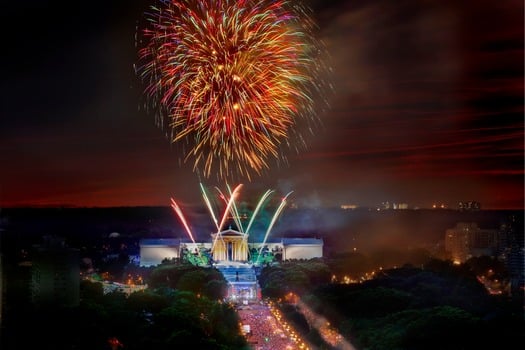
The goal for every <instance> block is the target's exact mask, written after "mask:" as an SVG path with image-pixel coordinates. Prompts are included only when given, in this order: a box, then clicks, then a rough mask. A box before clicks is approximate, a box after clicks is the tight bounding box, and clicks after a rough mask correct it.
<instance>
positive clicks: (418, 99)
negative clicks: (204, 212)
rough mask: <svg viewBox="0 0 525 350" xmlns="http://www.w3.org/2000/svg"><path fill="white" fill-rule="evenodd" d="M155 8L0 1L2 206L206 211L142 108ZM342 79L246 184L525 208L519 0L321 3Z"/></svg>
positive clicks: (322, 22) (365, 202)
mask: <svg viewBox="0 0 525 350" xmlns="http://www.w3.org/2000/svg"><path fill="white" fill-rule="evenodd" d="M148 4H149V3H148V2H147V1H135V2H133V1H124V0H119V1H111V0H107V1H101V0H95V1H87V2H79V3H74V4H73V3H72V2H61V1H45V0H38V1H37V0H30V1H17V2H14V1H10V2H8V1H5V2H3V3H2V5H0V9H1V11H0V16H1V24H0V25H1V29H2V55H1V62H2V68H3V72H2V79H1V80H0V96H1V104H0V140H1V141H0V164H1V165H0V169H1V170H0V207H12V206H88V207H95V206H97V207H106V206H150V205H151V206H169V204H170V198H171V197H173V198H176V199H177V200H178V201H179V202H180V203H182V204H183V205H185V204H191V203H202V198H201V194H200V189H199V182H201V181H202V182H203V183H204V184H205V186H207V187H210V188H211V187H213V186H219V187H220V188H222V189H224V188H225V184H224V183H220V182H217V181H216V180H215V179H199V178H198V176H197V175H196V173H194V172H193V169H192V164H184V163H182V164H181V163H180V161H179V159H180V154H178V153H177V152H178V151H179V150H178V148H177V147H176V145H172V144H170V142H169V140H168V139H167V138H166V135H165V131H164V130H161V129H160V128H159V127H157V125H156V124H155V121H154V117H153V116H151V115H148V113H147V112H146V111H144V110H143V109H141V108H139V106H140V104H141V98H142V88H143V86H142V85H141V83H140V81H139V80H138V79H137V77H136V75H135V73H134V68H133V64H134V63H136V61H137V50H136V48H135V38H134V34H135V27H136V24H137V21H138V20H139V19H140V17H141V14H142V13H143V12H144V10H145V9H147V7H148ZM311 5H312V7H313V9H314V10H315V13H316V20H317V21H318V23H319V30H320V37H321V39H322V40H323V41H324V42H325V44H326V45H327V47H328V50H329V54H330V57H331V66H332V68H333V71H334V73H335V74H334V87H335V91H334V95H333V97H331V99H330V102H331V109H330V111H329V112H327V113H326V115H323V116H322V120H323V126H322V127H320V128H319V130H318V132H317V133H316V134H315V135H313V136H311V137H310V139H309V140H308V142H309V148H308V149H306V150H304V151H302V152H300V153H299V154H291V155H290V156H289V164H287V165H276V166H272V168H271V169H270V170H269V171H268V172H267V173H265V174H263V175H261V176H256V177H254V178H253V179H252V180H251V182H250V181H248V180H246V181H243V182H242V183H243V184H244V186H245V187H244V189H243V191H244V192H243V193H244V194H245V198H246V199H248V200H251V198H252V197H251V196H253V197H256V196H259V195H261V194H262V193H263V192H264V191H266V189H275V190H276V192H278V193H282V194H285V193H288V192H289V191H294V192H293V195H292V196H291V197H290V198H292V200H293V201H294V202H296V203H297V204H298V205H300V206H333V205H341V204H356V205H360V206H376V205H379V204H380V203H382V202H386V201H388V202H390V203H407V204H408V205H409V206H410V207H422V208H425V207H426V208H428V207H431V206H432V204H434V203H437V204H445V205H446V206H448V207H451V208H455V207H457V203H458V202H459V201H477V202H480V203H481V206H482V208H485V209H517V208H518V209H521V208H523V207H524V206H523V204H524V186H523V185H524V103H523V102H524V80H523V77H524V74H523V68H524V50H523V44H524V37H523V32H524V20H523V14H524V8H523V6H524V5H523V1H518V0H502V1H494V0H478V1H474V0H471V1H467V0H446V1H443V0H426V1H422V0H401V1H390V0H382V1H362V0H359V1H334V0H331V1H322V0H319V1H315V2H311Z"/></svg>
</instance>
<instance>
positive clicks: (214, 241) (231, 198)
mask: <svg viewBox="0 0 525 350" xmlns="http://www.w3.org/2000/svg"><path fill="white" fill-rule="evenodd" d="M241 187H242V184H239V185H237V186H236V187H235V189H234V190H233V191H232V192H231V195H230V198H229V200H228V204H227V205H226V209H224V213H223V215H222V219H221V222H220V224H219V229H218V231H217V235H215V239H214V240H213V244H212V251H213V249H214V248H215V244H216V242H217V237H218V236H219V234H218V233H219V232H220V231H221V230H222V228H223V227H224V223H225V221H226V217H227V216H228V213H229V212H230V208H231V206H232V203H233V202H234V201H235V199H236V198H237V195H238V194H239V191H240V190H241Z"/></svg>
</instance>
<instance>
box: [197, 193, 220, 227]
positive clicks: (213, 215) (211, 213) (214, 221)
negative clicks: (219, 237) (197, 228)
mask: <svg viewBox="0 0 525 350" xmlns="http://www.w3.org/2000/svg"><path fill="white" fill-rule="evenodd" d="M200 187H201V193H202V198H203V199H204V203H205V204H206V206H207V207H208V211H209V212H210V215H211V218H212V220H213V223H214V224H215V227H216V228H217V232H219V222H218V221H217V217H216V216H215V212H214V211H213V207H212V205H211V202H210V199H209V197H208V195H207V194H206V190H205V189H204V185H203V184H202V183H200Z"/></svg>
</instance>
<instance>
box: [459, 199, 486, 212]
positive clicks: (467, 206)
mask: <svg viewBox="0 0 525 350" xmlns="http://www.w3.org/2000/svg"><path fill="white" fill-rule="evenodd" d="M458 209H459V211H478V210H481V204H480V203H479V202H476V201H467V202H459V203H458Z"/></svg>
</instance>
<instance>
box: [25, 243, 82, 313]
mask: <svg viewBox="0 0 525 350" xmlns="http://www.w3.org/2000/svg"><path fill="white" fill-rule="evenodd" d="M31 297H32V301H33V303H34V304H36V305H38V306H46V305H57V306H75V305H78V302H79V300H80V258H79V252H78V250H77V249H72V248H69V247H67V246H66V245H65V243H64V241H63V240H61V239H59V238H55V237H46V238H45V243H44V245H42V246H39V247H37V250H36V252H35V256H34V259H33V261H32V268H31Z"/></svg>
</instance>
